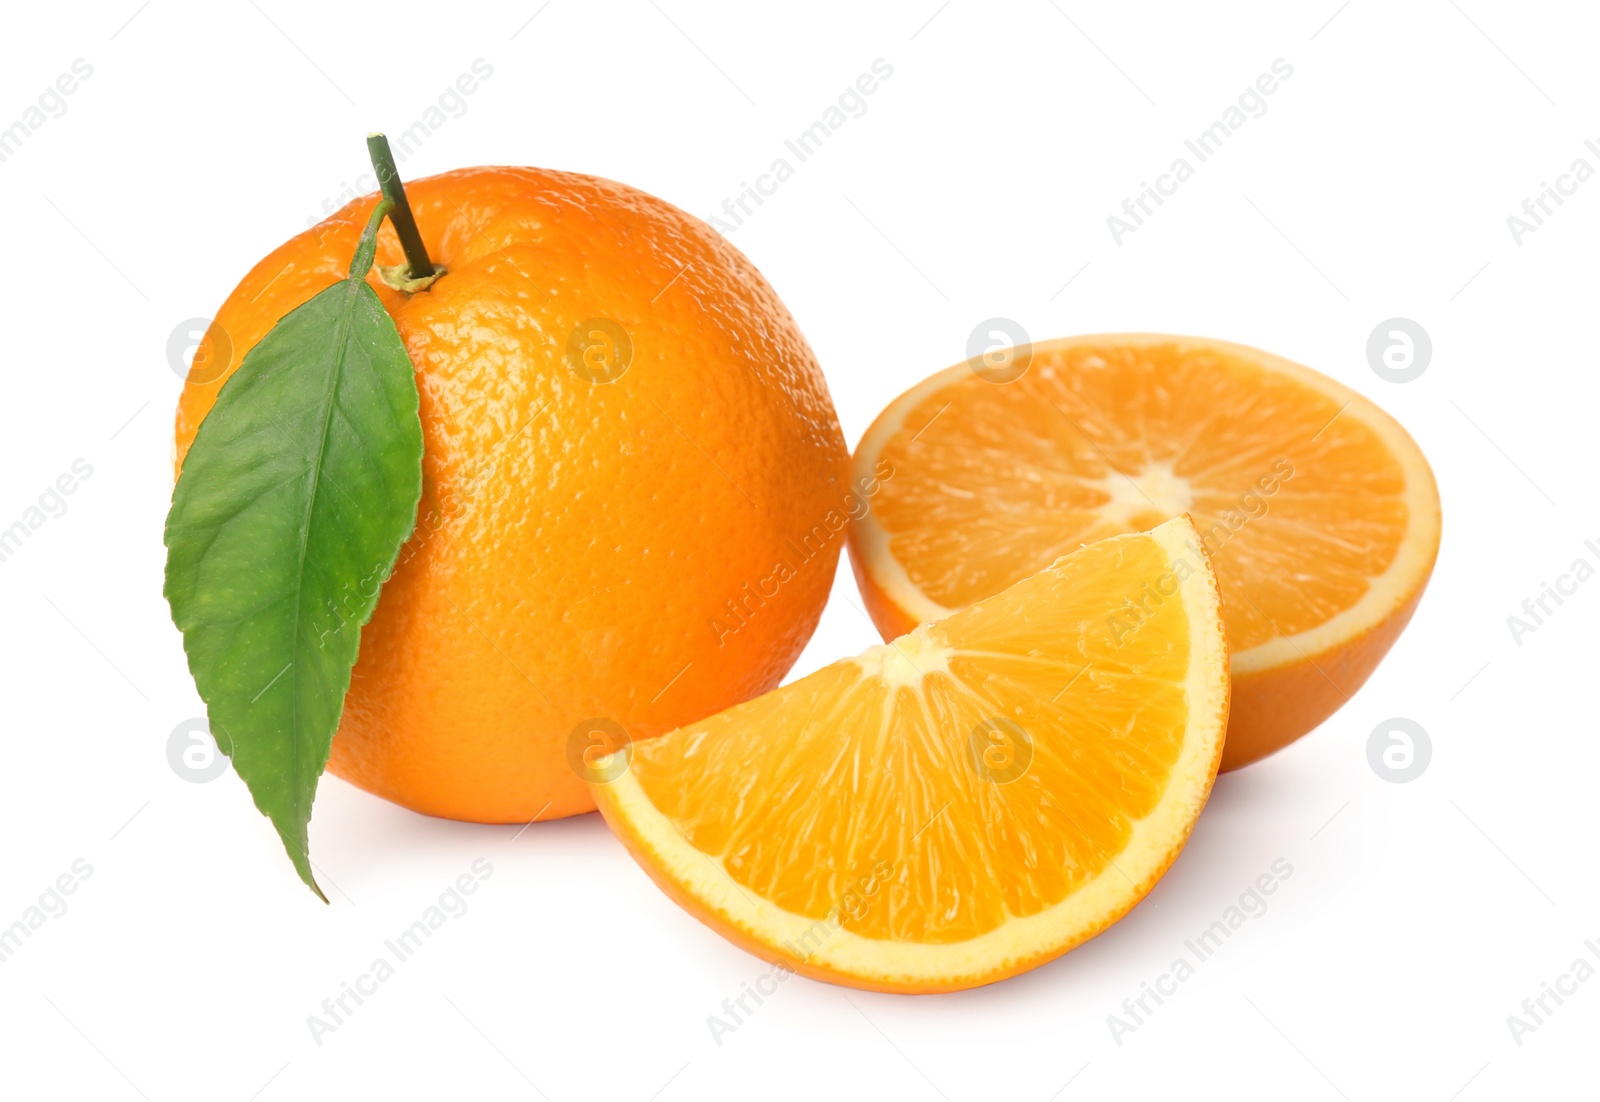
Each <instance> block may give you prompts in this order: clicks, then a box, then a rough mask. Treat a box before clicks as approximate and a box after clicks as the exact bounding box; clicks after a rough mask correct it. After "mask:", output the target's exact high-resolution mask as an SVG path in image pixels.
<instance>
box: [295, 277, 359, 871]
mask: <svg viewBox="0 0 1600 1102" xmlns="http://www.w3.org/2000/svg"><path fill="white" fill-rule="evenodd" d="M359 282H362V281H359V280H357V279H356V277H354V276H346V277H345V279H344V280H343V283H344V286H345V295H344V304H343V307H342V308H341V310H340V312H339V333H338V338H337V340H335V342H334V364H333V372H332V378H331V381H330V384H329V386H328V390H327V393H326V395H325V397H324V401H323V410H322V432H321V433H320V434H319V437H318V441H317V452H316V455H315V456H314V457H313V460H314V461H313V463H312V465H311V488H310V493H308V494H307V495H306V508H305V513H304V515H303V516H302V517H301V521H300V551H299V555H298V557H297V558H296V562H295V586H294V629H293V631H292V633H291V634H290V643H291V647H292V651H291V654H290V658H291V662H290V666H291V669H290V677H289V692H290V699H291V701H292V707H293V721H294V722H293V729H292V730H291V732H290V736H289V741H290V744H291V746H292V747H293V755H294V771H293V776H294V785H295V791H294V794H293V797H294V803H295V809H296V810H297V811H300V810H302V806H301V801H302V799H303V795H302V788H303V785H302V783H301V778H302V777H303V775H304V774H303V771H302V764H303V763H302V760H301V759H302V753H301V743H302V739H301V736H300V732H301V729H302V724H301V716H300V617H301V612H302V610H303V608H304V595H305V587H306V548H307V546H308V545H309V544H310V542H311V517H312V515H313V514H314V513H315V512H316V508H317V495H318V494H319V493H320V492H321V489H322V465H323V460H324V459H325V458H326V456H327V454H328V432H329V429H330V427H331V426H332V424H333V407H334V404H335V403H334V398H335V396H336V395H337V394H338V393H339V383H340V382H341V381H342V380H343V378H344V361H345V353H346V350H347V349H348V348H349V344H350V324H351V318H352V317H353V315H354V314H355V302H356V299H357V297H358V296H359V294H360V290H359V289H358V287H357V284H358V283H359ZM341 710H342V708H341ZM303 810H304V811H305V812H306V814H305V815H304V819H305V826H306V828H307V829H308V830H309V828H310V818H311V816H310V801H309V800H306V801H305V806H304V808H303ZM310 859H311V858H310V855H309V854H307V855H306V860H307V861H309V860H310Z"/></svg>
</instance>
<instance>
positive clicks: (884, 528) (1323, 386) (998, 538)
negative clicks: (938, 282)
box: [850, 334, 1439, 770]
mask: <svg viewBox="0 0 1600 1102" xmlns="http://www.w3.org/2000/svg"><path fill="white" fill-rule="evenodd" d="M1013 356H1014V360H1013V361H1012V362H1011V363H1010V364H1008V365H1006V364H1002V365H1000V367H999V369H996V368H995V366H994V365H985V364H984V363H982V362H978V363H975V365H974V366H973V367H970V368H969V366H968V365H967V364H959V365H957V366H955V367H952V368H950V369H949V370H947V371H943V372H941V373H939V374H937V375H935V376H933V377H932V378H930V379H928V380H926V381H925V382H923V383H922V384H920V385H919V386H916V387H913V388H912V389H911V390H909V391H907V392H906V393H904V394H902V395H901V396H900V397H899V398H896V399H895V400H894V401H893V402H892V403H890V405H889V407H888V408H887V409H885V410H884V411H883V413H882V414H880V415H879V417H878V419H877V421H875V422H874V423H873V425H872V427H871V428H869V429H868V430H867V432H866V435H865V436H864V437H863V438H862V440H861V443H860V445H859V447H858V448H857V449H856V455H855V459H854V464H855V472H854V473H855V476H856V478H857V482H856V484H857V485H860V486H863V487H866V488H867V489H870V490H872V491H873V493H872V495H871V497H870V501H871V512H870V513H869V514H868V515H866V516H865V517H863V518H862V519H861V520H859V521H857V522H856V523H855V524H854V525H853V526H852V530H851V536H850V553H851V560H852V562H853V564H854V567H855V572H856V579H857V581H858V582H859V584H860V586H861V592H862V596H863V597H864V599H865V600H866V603H867V608H868V610H869V611H870V612H871V614H872V618H873V620H874V622H876V624H877V625H878V629H879V630H880V631H881V632H882V634H883V636H884V637H885V638H893V637H895V636H897V635H900V634H901V633H903V632H906V631H909V630H910V629H911V628H912V627H913V626H915V625H916V624H918V623H921V622H922V621H924V620H933V619H938V618H939V617H943V616H948V615H949V614H950V612H951V610H953V609H958V608H961V607H963V606H965V605H967V604H970V603H971V602H973V601H978V600H982V599H983V598H985V597H988V596H990V595H991V594H994V593H998V592H1000V591H1001V590H1003V589H1005V588H1006V587H1007V586H1009V585H1011V584H1012V583H1014V582H1016V581H1017V580H1018V579H1020V578H1025V577H1027V576H1029V575H1030V574H1033V573H1034V572H1035V571H1037V570H1039V569H1041V568H1042V567H1043V566H1044V565H1045V564H1047V563H1050V562H1052V561H1054V560H1055V558H1056V557H1057V556H1059V555H1061V554H1064V553H1065V552H1068V551H1071V550H1072V549H1073V548H1075V547H1079V546H1081V545H1083V544H1085V543H1087V542H1089V541H1092V540H1097V539H1102V538H1104V537H1106V536H1109V535H1113V534H1115V533H1118V532H1130V531H1137V530H1140V529H1143V528H1148V527H1150V526H1151V525H1154V524H1158V523H1160V522H1161V521H1163V520H1165V519H1166V518H1168V517H1171V516H1175V515H1177V514H1180V513H1185V512H1187V513H1188V514H1189V515H1190V516H1192V517H1193V518H1194V521H1195V523H1196V525H1197V526H1198V527H1199V529H1200V532H1201V536H1202V539H1203V541H1204V544H1205V548H1206V551H1207V552H1208V553H1209V555H1210V556H1211V558H1212V560H1213V561H1214V562H1215V564H1216V571H1217V579H1218V582H1219V584H1220V585H1221V587H1222V599H1223V605H1224V607H1225V610H1226V619H1227V624H1228V639H1229V642H1230V644H1231V645H1232V648H1233V659H1232V673H1233V704H1232V713H1231V716H1232V718H1231V720H1230V724H1229V728H1228V741H1227V748H1226V750H1225V751H1224V753H1223V758H1222V768H1223V769H1224V770H1227V769H1236V768H1238V767H1239V766H1241V765H1246V764H1248V763H1249V762H1252V761H1255V760H1256V759H1258V758H1261V757H1264V756H1265V755H1267V754H1270V753H1272V752H1273V751H1274V750H1277V749H1279V748H1280V747H1282V746H1285V745H1287V744H1288V743H1290V742H1292V741H1293V740H1295V739H1297V738H1299V737H1300V736H1301V735H1303V734H1305V733H1306V732H1307V731H1310V730H1311V729H1312V728H1314V727H1316V726H1317V725H1318V724H1320V723H1321V722H1322V721H1323V720H1325V719H1326V718H1327V717H1328V716H1330V715H1331V714H1333V712H1334V711H1335V710H1336V709H1337V708H1338V707H1339V706H1340V705H1342V704H1343V703H1344V702H1345V701H1346V700H1348V699H1349V698H1350V696H1351V695H1352V694H1354V693H1355V691H1356V690H1357V689H1358V688H1360V687H1361V685H1362V684H1363V683H1364V682H1365V681H1366V679H1367V677H1368V675H1369V674H1371V673H1372V671H1373V669H1374V668H1375V667H1376V666H1377V664H1378V661H1379V659H1381V658H1382V657H1383V656H1384V654H1386V653H1387V652H1388V650H1389V647H1390V646H1391V645H1392V644H1393V643H1394V641H1395V639H1396V638H1397V637H1398V636H1399V634H1400V631H1401V629H1402V628H1403V627H1405V625H1406V623H1407V621H1409V620H1410V619H1411V614H1412V612H1413V611H1414V610H1415V609H1416V607H1417V602H1418V601H1419V600H1420V599H1421V597H1422V590H1423V587H1424V586H1425V585H1426V584H1427V580H1428V576H1429V574H1430V573H1432V571H1433V563H1434V559H1435V557H1436V556H1437V555H1438V551H1439V492H1438V489H1437V487H1436V486H1435V485H1434V480H1433V472H1432V471H1431V470H1429V468H1428V462H1427V460H1426V459H1424V458H1423V455H1422V452H1421V451H1420V450H1419V449H1418V448H1417V445H1416V443H1415V442H1414V441H1412V439H1411V437H1410V436H1408V435H1407V434H1406V431H1405V430H1404V429H1402V428H1401V427H1400V425H1399V424H1397V423H1396V422H1395V421H1394V419H1393V418H1391V417H1389V416H1388V415H1387V414H1386V413H1384V412H1383V411H1382V410H1380V409H1378V407H1377V406H1375V405H1373V404H1372V403H1371V402H1369V401H1367V399H1365V398H1363V397H1362V396H1361V395H1359V394H1357V393H1356V392H1355V391H1353V390H1349V389H1348V388H1346V387H1344V386H1341V385H1340V384H1339V383H1336V382H1334V381H1333V380H1332V379H1329V378H1326V377H1325V376H1323V375H1319V374H1317V373H1316V372H1315V371H1312V370H1310V369H1309V368H1305V367H1301V366H1300V365H1299V364H1295V363H1290V362H1289V361H1288V360H1284V359H1281V358H1279V357H1277V356H1273V355H1271V354H1269V353H1266V352H1261V351H1258V350H1256V349H1254V348H1246V347H1244V346H1243V345H1237V344H1228V343H1226V342H1223V341H1214V340H1206V339H1203V338H1197V337H1172V336H1160V335H1148V334H1145V335H1130V334H1118V335H1110V336H1090V337H1074V338H1071V339H1067V340H1056V341H1050V342H1048V343H1044V344H1036V345H1032V346H1031V347H1026V346H1025V347H1023V348H1021V349H1018V350H1016V351H1015V352H1014V353H1013ZM1018 371H1021V374H1020V376H1017V373H1018ZM1012 376H1017V377H1015V378H1012ZM1007 379H1010V381H1004V380H1007ZM861 479H866V480H867V481H865V482H862V481H860V480H861Z"/></svg>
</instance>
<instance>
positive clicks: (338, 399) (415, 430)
mask: <svg viewBox="0 0 1600 1102" xmlns="http://www.w3.org/2000/svg"><path fill="white" fill-rule="evenodd" d="M387 208H388V203H387V202H385V203H382V204H380V206H379V209H378V210H377V211H374V213H373V218H372V221H371V222H370V223H369V224H368V226H367V228H366V231H365V232H364V233H363V234H362V237H361V243H360V245H359V246H358V247H357V249H356V256H355V259H354V260H353V261H352V263H351V274H350V276H349V278H347V279H344V280H342V281H340V282H339V283H336V284H334V285H333V286H332V287H329V288H328V289H327V290H325V291H323V292H322V293H321V294H319V295H317V296H316V297H315V298H313V299H311V301H309V302H307V303H306V304H305V305H303V306H301V307H299V308H298V309H296V310H294V311H293V312H292V313H290V314H289V315H287V316H286V317H284V318H283V319H282V320H280V321H279V322H278V324H277V325H275V326H274V327H273V328H272V331H271V332H270V333H268V334H267V335H266V336H265V337H264V338H262V340H261V343H260V344H258V345H256V346H255V347H254V348H253V349H251V350H250V352H249V354H248V355H246V356H245V358H244V362H243V363H242V364H240V366H239V369H238V371H237V372H235V373H234V375H233V376H232V377H231V378H230V379H229V380H228V382H227V384H226V385H224V386H223V388H222V391H221V393H220V394H218V396H217V401H216V404H215V405H214V406H213V407H212V409H211V412H210V413H209V414H207V416H206V418H205V420H204V421H203V422H202V423H201V425H200V430H199V432H198V433H197V435H196V436H195V439H194V445H193V446H192V447H191V448H190V450H189V453H188V455H187V456H186V457H185V459H184V463H183V473H182V475H181V476H180V477H179V479H178V485H177V488H176V490H175V491H174V492H173V495H172V511H171V512H170V513H169V514H168V515H167V527H166V545H167V578H166V596H167V601H168V603H170V604H171V606H172V618H173V621H174V622H175V623H176V624H177V625H178V628H179V629H180V630H181V631H182V632H183V648H184V651H185V652H186V653H187V655H188V657H189V671H190V672H191V673H192V674H193V675H194V680H195V685H196V686H197V687H198V688H199V690H200V696H201V698H202V699H204V700H205V702H206V709H207V712H208V714H209V716H210V719H211V730H212V732H213V733H214V734H215V736H216V739H217V745H218V747H219V748H221V749H222V750H223V751H224V752H225V753H227V754H228V755H229V757H231V758H232V759H233V767H234V769H235V770H236V771H237V772H238V774H239V776H240V777H241V778H243V780H244V782H245V784H246V785H248V786H249V788H250V793H251V795H252V796H253V797H254V798H255V803H256V807H258V808H259V809H260V810H261V812H262V813H263V814H265V815H266V816H267V817H268V818H270V819H271V820H272V824H273V826H275V827H276V828H277V830H278V834H279V836H280V837H281V838H282V839H283V844H284V848H285V849H287V850H288V852H289V857H290V858H291V859H292V860H293V861H294V866H295V868H296V869H297V870H298V871H299V873H300V876H301V879H303V880H304V881H305V882H306V884H308V885H309V886H310V887H311V890H312V891H314V892H316V893H317V895H318V896H321V897H322V898H323V900H324V901H326V900H327V897H326V896H324V895H323V894H322V890H321V889H320V888H319V887H317V883H316V880H315V878H314V877H313V876H312V874H311V860H310V857H309V855H308V840H307V830H306V827H307V824H308V823H309V822H310V819H311V802H312V798H313V797H314V796H315V794H316V789H317V778H318V777H319V776H321V774H322V770H323V768H324V766H326V765H327V762H328V749H329V746H330V745H331V744H332V741H333V733H334V731H335V730H337V728H338V726H339V716H340V714H341V712H342V711H343V708H344V695H345V691H346V690H347V689H348V688H349V687H350V670H351V667H353V666H354V665H355V660H356V651H357V648H358V646H359V644H360V636H361V627H362V625H363V624H365V623H366V622H367V620H368V619H370V618H371V616H372V610H373V609H374V608H375V607H376V606H377V603H378V592H379V584H380V583H381V582H382V581H383V580H384V579H386V578H387V577H388V576H389V572H390V571H391V570H393V568H394V563H395V558H396V556H397V555H398V554H399V551H400V547H401V545H402V544H403V543H404V542H405V539H406V537H407V536H408V535H410V533H411V529H412V528H413V526H414V525H415V523H416V515H417V502H418V500H419V499H420V497H421V494H422V426H421V423H420V421H419V420H418V416H417V384H416V376H415V373H414V371H413V368H412V365H411V360H410V358H409V357H408V356H407V355H406V349H405V345H404V344H403V343H402V342H401V340H400V333H399V331H398V330H397V329H396V328H395V325H394V322H393V320H392V319H391V318H390V317H389V315H388V313H387V312H385V310H384V309H383V305H382V303H380V302H379V301H378V296H377V295H376V294H375V293H374V292H373V290H372V288H371V287H369V286H368V285H367V283H366V280H365V278H364V277H365V275H366V272H367V270H368V269H369V268H370V267H371V265H372V257H373V244H374V241H375V239H376V233H377V227H378V224H379V223H380V222H381V221H382V218H383V215H384V214H385V213H387Z"/></svg>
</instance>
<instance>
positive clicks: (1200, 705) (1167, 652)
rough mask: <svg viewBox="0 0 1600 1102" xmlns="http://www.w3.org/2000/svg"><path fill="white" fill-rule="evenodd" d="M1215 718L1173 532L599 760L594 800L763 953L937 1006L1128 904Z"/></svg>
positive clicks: (1219, 725) (1185, 556)
mask: <svg viewBox="0 0 1600 1102" xmlns="http://www.w3.org/2000/svg"><path fill="white" fill-rule="evenodd" d="M1227 714H1228V674H1227V644H1226V641H1225V639H1224V636H1223V625H1222V614H1221V606H1220V603H1219V598H1218V595H1217V586H1216V578H1215V575H1214V574H1213V573H1212V569H1211V566H1210V564H1209V562H1208V561H1207V559H1206V556H1205V554H1204V552H1203V551H1202V550H1201V549H1200V544H1199V537H1198V533H1197V532H1196V531H1195V529H1194V526H1193V525H1192V524H1191V523H1190V522H1189V520H1188V519H1187V518H1179V519H1177V520H1174V521H1171V522H1168V523H1166V524H1163V525H1161V526H1160V527H1159V528H1157V529H1155V530H1154V531H1152V532H1148V533H1140V534H1134V535H1124V536H1119V537H1116V538H1114V539H1109V540H1104V541H1102V542H1099V543H1095V544H1091V545H1089V546H1087V547H1084V548H1082V549H1080V550H1077V551H1074V552H1073V553H1071V554H1069V555H1067V556H1065V557H1063V558H1061V559H1060V560H1058V561H1056V562H1054V563H1052V564H1050V565H1048V566H1047V567H1046V568H1045V569H1044V570H1042V571H1041V572H1039V573H1037V574H1035V575H1034V576H1033V577H1030V578H1027V579H1025V580H1023V581H1020V582H1018V583H1017V584H1016V585H1013V586H1011V587H1010V588H1009V589H1007V590H1005V591H1004V592H1002V593H999V594H996V595H994V596H993V597H990V598H989V599H987V600H984V601H980V602H979V603H977V604H975V605H972V606H971V607H969V608H966V609H964V610H962V611H960V612H958V613H956V614H955V615H953V616H951V617H949V618H948V619H946V620H942V621H939V622H936V623H929V624H924V625H922V626H921V627H918V628H916V629H915V630H914V631H912V632H911V633H910V634H908V635H905V636H903V637H902V638H899V639H896V640H895V641H893V642H892V643H888V644H884V645H881V646H876V647H873V648H871V649H870V650H868V651H866V652H865V653H863V654H862V655H861V656H859V657H857V658H847V659H844V660H842V661H839V662H835V663H834V664H833V665H831V666H827V667H825V668H824V669H821V670H819V671H817V672H816V673H813V674H811V675H810V676H808V677H805V678H802V679H801V680H799V681H796V682H794V683H793V684H791V685H787V686H785V687H783V688H780V689H776V690H774V691H772V692H770V693H768V694H766V695H765V696H762V697H758V698H757V699H755V700H752V701H749V702H747V703H745V704H740V705H738V706H736V707H734V708H730V709H729V710H727V711H725V712H722V713H721V714H719V715H716V716H713V717H711V718H710V719H707V720H704V721H702V722H700V723H696V724H692V725H690V726H687V727H683V728H680V729H678V730H676V731H673V732H671V733H669V734H666V735H662V736H660V737H658V738H654V739H650V740H647V741H643V742H639V743H636V744H633V745H631V746H629V747H627V748H625V749H621V750H617V751H616V752H614V753H612V754H611V755H609V756H606V757H601V758H598V759H597V760H595V761H594V763H593V765H592V769H593V774H592V775H593V776H595V777H596V778H598V779H599V781H600V783H595V784H594V785H593V789H594V795H595V801H596V803H598V804H599V807H600V810H601V812H602V813H603V814H604V815H605V817H606V820H607V821H608V822H609V823H610V824H611V828H612V830H613V831H615V832H616V834H617V836H618V837H619V838H620V839H622V841H623V843H624V844H625V845H626V846H627V847H628V849H629V850H630V851H631V852H632V854H633V855H634V857H635V858H636V859H637V860H638V861H639V863H640V864H641V865H643V866H644V868H645V870H646V871H647V872H649V874H650V875H651V876H652V877H653V878H654V879H655V881H656V882H657V883H658V884H659V885H660V886H661V887H662V888H663V889H665V890H666V892H667V893H668V894H669V895H670V896H672V898H673V899H675V900H677V902H678V903H680V904H681V905H682V906H684V907H685V908H687V909H688V910H689V911H690V912H691V913H693V914H694V915H696V916H697V917H699V918H700V919H701V920H702V921H704V922H705V923H707V924H708V925H710V926H711V927H712V928H714V929H716V930H718V931H719V932H721V933H722V934H724V935H725V936H726V937H728V938H730V939H731V940H733V941H734V942H735V943H737V944H739V945H741V946H743V947H744V948H746V949H748V950H749V951H751V952H753V953H755V954H756V955H758V956H761V957H764V958H766V959H768V960H771V961H774V962H777V963H779V964H780V965H782V966H784V967H786V968H788V969H790V970H792V971H795V972H800V973H803V974H806V975H809V976H813V977H816V978H818V979H825V980H829V981H832V982H834V983H841V984H846V985H850V986H854V987H863V988H870V989H874V990H882V991H905V992H930V991H953V990H959V989H962V988H967V987H974V986H977V985H979V984H984V983H990V982H992V981H994V980H998V979H1003V978H1005V977H1006V976H1010V975H1014V974H1015V973H1017V972H1021V971H1023V970H1025V969H1028V968H1032V967H1034V966H1035V965H1038V964H1041V963H1043V962H1045V961H1047V960H1050V959H1052V958H1054V957H1057V956H1059V955H1060V954H1062V953H1064V952H1066V951H1067V950H1068V949H1071V948H1072V947H1073V946H1075V945H1077V944H1079V943H1080V942H1082V941H1084V940H1086V939H1088V938H1090V937H1093V936H1094V935H1095V934H1097V933H1099V932H1100V931H1101V930H1103V929H1105V928H1106V927H1107V926H1109V925H1110V924H1111V923H1113V922H1115V921H1116V920H1117V919H1118V918H1120V917H1122V915H1124V914H1126V913H1127V911H1128V910H1129V909H1130V908H1131V907H1132V906H1133V905H1134V904H1135V903H1137V902H1138V901H1139V900H1140V899H1141V898H1143V897H1144V895H1145V893H1147V892H1148V891H1149V890H1150V888H1151V887H1152V886H1153V885H1154V884H1155V882H1156V881H1157V880H1158V879H1159V878H1160V877H1161V875H1162V873H1163V872H1165V871H1166V869H1167V867H1168V866H1169V865H1170V864H1171V863H1172V861H1173V859H1174V858H1176V857H1177V855H1178V851H1179V850H1181V849H1182V848H1183V844H1184V842H1185V841H1186V840H1187V839H1188V837H1189V832H1190V830H1191V828H1192V827H1193V825H1194V821H1195V818H1196V817H1197V816H1198V815H1199V814H1200V809H1201V808H1202V807H1203V806H1204V805H1205V802H1206V799H1207V797H1208V796H1209V795H1210V792H1211V785H1212V781H1213V780H1214V779H1215V776H1216V770H1217V763H1218V760H1219V759H1220V756H1221V752H1222V738H1223V730H1224V728H1225V727H1226V725H1227ZM630 756H631V761H630V760H629V758H630ZM625 764H626V767H625V768H624V765H625Z"/></svg>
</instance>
